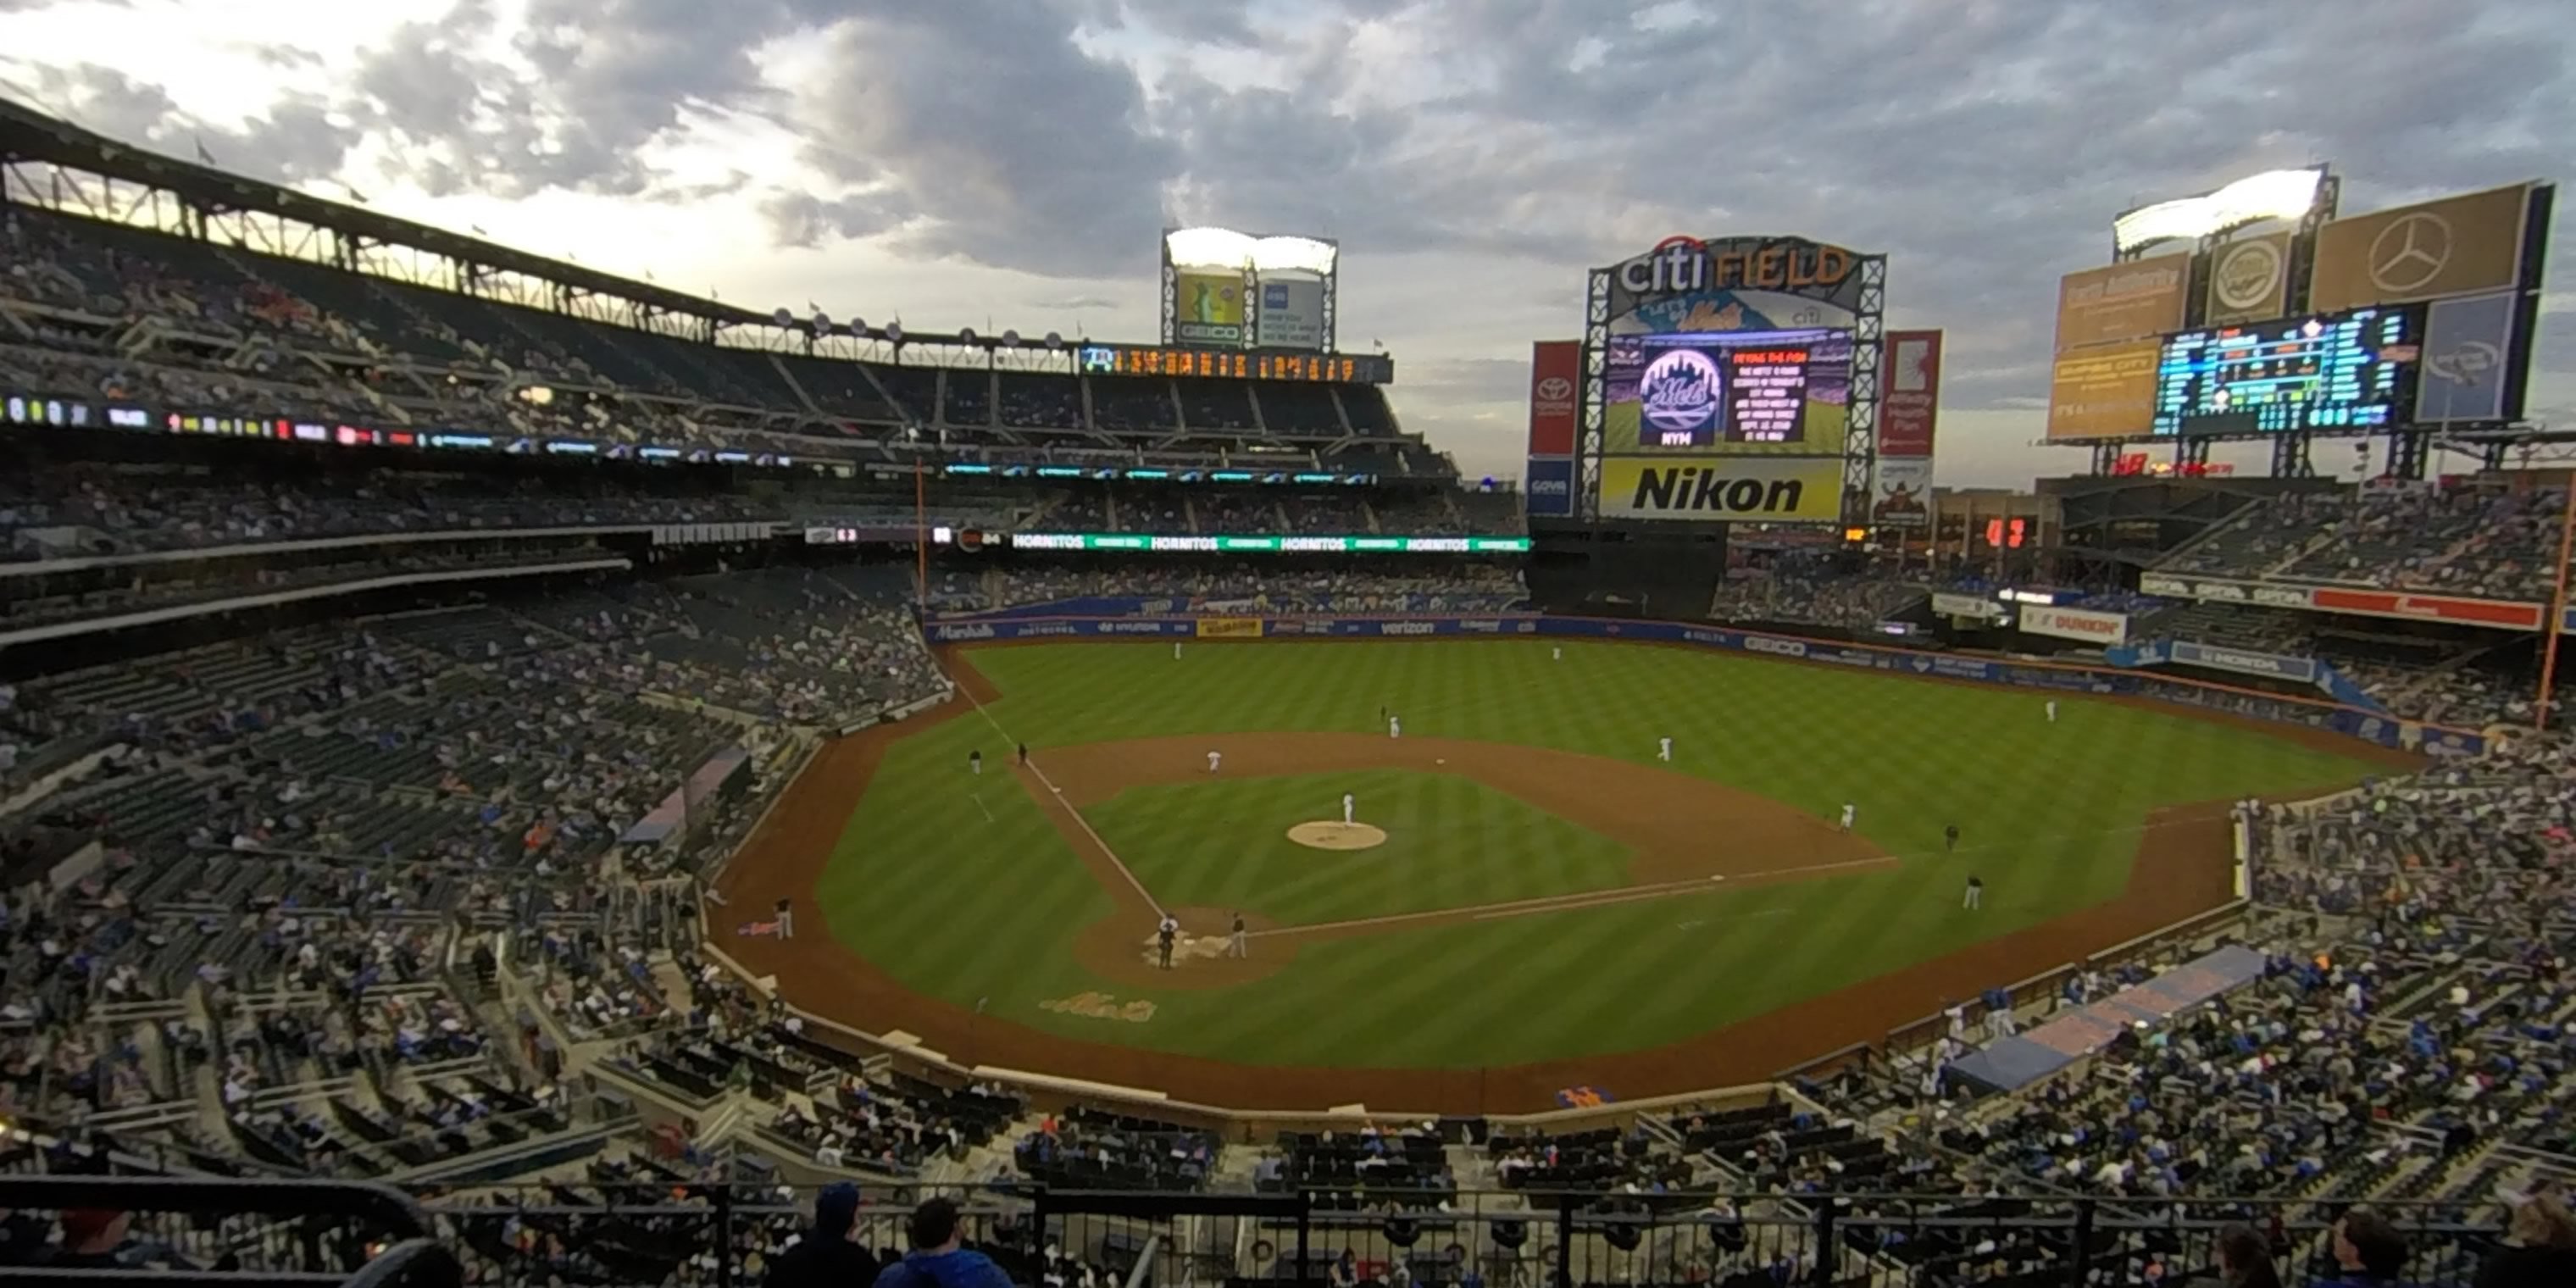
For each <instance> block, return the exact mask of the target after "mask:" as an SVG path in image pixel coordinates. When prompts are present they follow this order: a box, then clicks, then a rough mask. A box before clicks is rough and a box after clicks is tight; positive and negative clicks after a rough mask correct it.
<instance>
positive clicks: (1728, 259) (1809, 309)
mask: <svg viewBox="0 0 2576 1288" xmlns="http://www.w3.org/2000/svg"><path fill="white" fill-rule="evenodd" d="M1873 258H1875V257H1874V256H1871V255H1868V254H1865V253H1863V252H1860V251H1855V250H1849V249H1846V248H1844V247H1841V246H1829V245H1826V244H1824V243H1821V242H1813V241H1809V240H1807V239H1806V238H1804V237H1718V238H1701V237H1690V236H1674V237H1667V238H1665V239H1663V240H1662V241H1660V242H1657V243H1655V247H1654V249H1652V250H1650V251H1647V252H1646V253H1644V254H1642V255H1635V256H1631V257H1629V258H1628V259H1626V260H1623V261H1621V262H1620V263H1618V264H1616V265H1613V266H1612V267H1611V268H1610V270H1609V273H1610V303H1609V316H1608V318H1607V321H1608V322H1609V324H1610V333H1611V334H1613V335H1665V334H1670V333H1673V332H1677V331H1774V330H1787V329H1792V328H1799V327H1844V328H1848V327H1850V326H1852V325H1853V324H1854V322H1856V321H1857V320H1858V318H1859V316H1860V294H1861V280H1862V278H1863V276H1864V274H1863V273H1862V272H1861V265H1862V264H1863V263H1864V262H1865V261H1868V260H1870V259H1873Z"/></svg>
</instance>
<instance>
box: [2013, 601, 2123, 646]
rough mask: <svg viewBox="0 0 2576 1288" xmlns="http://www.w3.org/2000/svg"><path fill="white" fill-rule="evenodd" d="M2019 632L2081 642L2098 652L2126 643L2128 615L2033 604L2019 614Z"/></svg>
mask: <svg viewBox="0 0 2576 1288" xmlns="http://www.w3.org/2000/svg"><path fill="white" fill-rule="evenodd" d="M2021 629H2022V633H2023V634H2025V635H2046V636H2048V637H2050V638H2052V639H2061V640H2082V641H2084V642H2085V643H2087V644H2091V645H2094V646H2096V647H2099V648H2110V647H2113V646H2114V645H2119V644H2126V643H2128V642H2129V615H2128V614H2127V613H2097V612H2094V611H2093V610H2091V609H2089V608H2051V607H2046V606H2043V605H2039V604H2032V605H2030V606H2028V607H2025V608H2023V609H2022V610H2021Z"/></svg>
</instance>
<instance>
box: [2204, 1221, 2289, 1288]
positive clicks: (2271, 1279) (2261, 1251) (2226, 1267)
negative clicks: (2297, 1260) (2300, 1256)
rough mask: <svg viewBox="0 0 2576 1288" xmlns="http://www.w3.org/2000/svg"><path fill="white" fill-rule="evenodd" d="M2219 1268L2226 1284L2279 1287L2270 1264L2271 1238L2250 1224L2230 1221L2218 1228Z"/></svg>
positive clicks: (2235, 1287) (2277, 1275)
mask: <svg viewBox="0 0 2576 1288" xmlns="http://www.w3.org/2000/svg"><path fill="white" fill-rule="evenodd" d="M2218 1269H2219V1273H2220V1274H2221V1275H2222V1276H2223V1277H2224V1278H2225V1279H2226V1281H2227V1288H2281V1275H2280V1272H2279V1271H2278V1270H2276V1269H2275V1268H2274V1267H2273V1265H2272V1241H2271V1240H2269V1239H2266V1238H2264V1237H2263V1232H2262V1231H2260V1230H2257V1229H2255V1228H2254V1227H2252V1226H2250V1225H2231V1226H2229V1227H2227V1228H2226V1229H2224V1230H2221V1231H2219V1232H2218Z"/></svg>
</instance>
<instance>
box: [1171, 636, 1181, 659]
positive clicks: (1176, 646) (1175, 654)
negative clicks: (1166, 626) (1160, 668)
mask: <svg viewBox="0 0 2576 1288" xmlns="http://www.w3.org/2000/svg"><path fill="white" fill-rule="evenodd" d="M1172 660H1173V661H1175V662H1178V661H1180V660H1181V644H1180V641H1179V640H1174V641H1172Z"/></svg>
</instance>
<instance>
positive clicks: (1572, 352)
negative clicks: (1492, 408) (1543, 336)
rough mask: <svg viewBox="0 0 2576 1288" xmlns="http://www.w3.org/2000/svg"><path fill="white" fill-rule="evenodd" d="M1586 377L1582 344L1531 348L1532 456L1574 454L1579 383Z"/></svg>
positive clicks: (1559, 342)
mask: <svg viewBox="0 0 2576 1288" xmlns="http://www.w3.org/2000/svg"><path fill="white" fill-rule="evenodd" d="M1582 374H1583V342H1582V341H1580V340H1541V341H1539V342H1538V343H1536V344H1533V345H1531V346H1530V435H1529V454H1530V455H1532V456H1572V455H1574V420H1575V416H1574V394H1575V387H1576V386H1575V381H1576V380H1577V379H1578V378H1579V377H1580V376H1581V375H1582Z"/></svg>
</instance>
